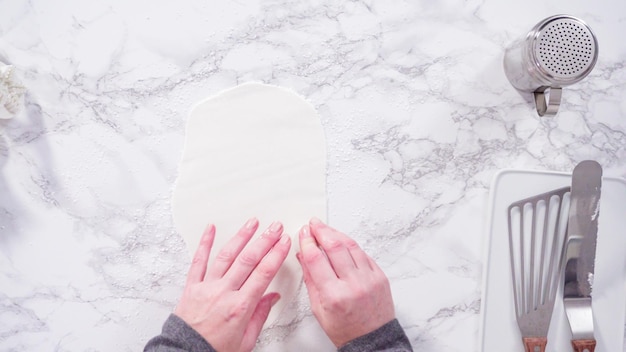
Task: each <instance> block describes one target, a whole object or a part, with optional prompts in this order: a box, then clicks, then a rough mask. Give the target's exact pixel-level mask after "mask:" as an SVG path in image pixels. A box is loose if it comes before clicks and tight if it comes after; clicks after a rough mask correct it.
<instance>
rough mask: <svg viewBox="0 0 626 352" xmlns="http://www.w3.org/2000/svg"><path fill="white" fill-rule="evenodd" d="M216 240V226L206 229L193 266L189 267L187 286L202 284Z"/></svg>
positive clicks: (192, 262)
mask: <svg viewBox="0 0 626 352" xmlns="http://www.w3.org/2000/svg"><path fill="white" fill-rule="evenodd" d="M214 239H215V226H214V225H212V224H211V225H208V226H207V227H206V229H205V230H204V233H203V234H202V238H200V244H199V245H198V249H196V253H195V254H194V256H193V260H192V261H191V266H190V267H189V273H188V274H187V284H191V283H196V282H200V281H202V280H203V279H204V274H205V273H206V267H207V262H208V261H209V255H210V254H211V247H213V240H214Z"/></svg>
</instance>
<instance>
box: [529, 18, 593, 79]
mask: <svg viewBox="0 0 626 352" xmlns="http://www.w3.org/2000/svg"><path fill="white" fill-rule="evenodd" d="M532 33H533V34H534V36H533V45H532V48H533V52H532V53H531V55H533V56H534V57H533V58H534V60H533V61H534V62H535V64H536V65H537V66H538V68H539V70H540V71H541V72H542V74H544V75H545V76H546V77H547V78H549V79H551V80H554V81H556V82H558V83H562V84H572V83H575V82H578V81H580V80H581V79H583V78H584V77H585V76H587V75H588V74H589V72H591V70H592V69H593V67H594V65H595V63H596V60H597V58H598V42H597V40H596V37H595V35H594V34H593V32H592V31H591V28H589V26H587V24H585V23H584V22H583V21H582V20H580V19H578V18H576V17H572V16H567V15H558V16H552V17H549V18H546V19H545V20H544V21H542V22H540V23H539V24H538V25H537V26H536V27H535V30H534V31H533V32H532Z"/></svg>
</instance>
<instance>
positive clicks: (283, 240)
mask: <svg viewBox="0 0 626 352" xmlns="http://www.w3.org/2000/svg"><path fill="white" fill-rule="evenodd" d="M290 240H291V238H290V237H289V235H282V236H281V237H280V244H287V243H289V241H290Z"/></svg>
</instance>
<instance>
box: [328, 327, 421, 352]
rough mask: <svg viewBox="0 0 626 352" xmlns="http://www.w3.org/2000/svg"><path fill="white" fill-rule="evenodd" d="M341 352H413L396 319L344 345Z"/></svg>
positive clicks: (340, 349)
mask: <svg viewBox="0 0 626 352" xmlns="http://www.w3.org/2000/svg"><path fill="white" fill-rule="evenodd" d="M338 351H339V352H366V351H390V352H392V351H393V352H401V351H413V348H412V347H411V343H410V342H409V339H408V337H407V336H406V334H405V333H404V330H403V329H402V326H400V323H399V322H398V319H394V320H392V321H390V322H388V323H387V324H385V325H383V326H381V327H380V328H378V329H376V330H374V331H372V332H370V333H368V334H365V335H363V336H360V337H357V338H356V339H354V340H352V341H350V342H348V343H347V344H345V345H343V346H342V347H341V348H339V350H338Z"/></svg>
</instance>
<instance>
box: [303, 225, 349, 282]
mask: <svg viewBox="0 0 626 352" xmlns="http://www.w3.org/2000/svg"><path fill="white" fill-rule="evenodd" d="M309 226H310V228H311V234H312V235H313V237H315V239H316V240H317V242H318V243H319V244H320V246H321V247H322V249H323V250H324V252H325V253H326V255H327V256H328V260H329V261H330V264H331V265H332V267H333V269H334V270H335V273H337V277H339V278H340V279H341V278H346V277H348V276H350V275H351V274H352V273H353V272H354V271H355V269H356V264H355V263H354V259H352V255H351V254H350V251H349V250H348V247H347V246H346V243H344V241H343V240H344V238H342V237H341V236H339V235H338V234H339V232H338V231H335V230H334V229H332V228H330V227H328V226H326V224H324V223H323V222H321V221H320V220H318V219H311V221H310V222H309Z"/></svg>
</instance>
